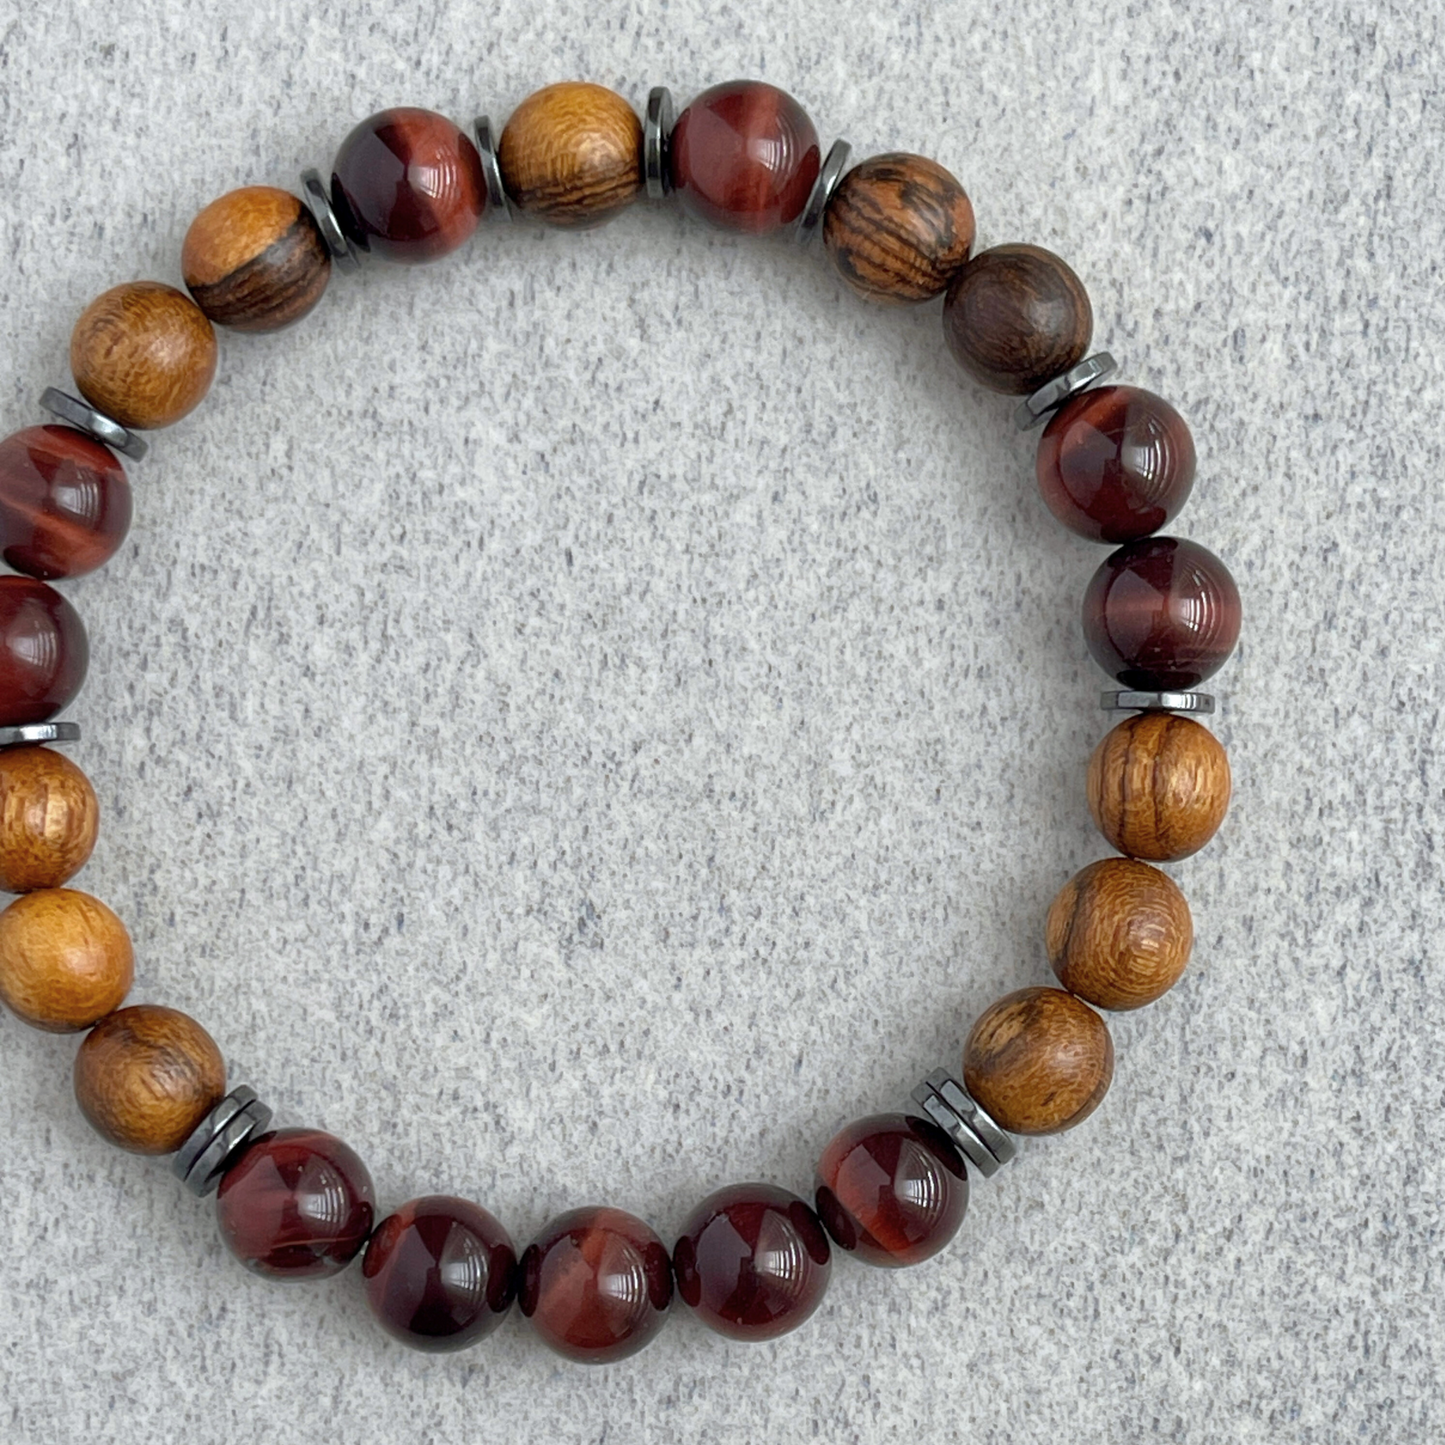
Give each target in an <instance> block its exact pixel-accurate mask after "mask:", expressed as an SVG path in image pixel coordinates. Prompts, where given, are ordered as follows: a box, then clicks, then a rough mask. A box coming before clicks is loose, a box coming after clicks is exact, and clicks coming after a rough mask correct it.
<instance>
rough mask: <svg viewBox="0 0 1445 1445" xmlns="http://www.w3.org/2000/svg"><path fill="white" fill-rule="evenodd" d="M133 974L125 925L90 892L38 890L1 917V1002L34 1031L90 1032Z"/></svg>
mask: <svg viewBox="0 0 1445 1445" xmlns="http://www.w3.org/2000/svg"><path fill="white" fill-rule="evenodd" d="M134 974H135V955H134V953H133V952H132V950H131V945H130V935H129V934H128V933H127V932H126V931H125V924H123V923H122V922H121V921H120V919H119V918H117V917H116V916H115V914H114V913H112V912H111V911H110V909H109V908H107V907H106V906H105V904H104V903H102V902H101V901H100V899H98V898H92V897H91V896H90V894H88V893H81V892H79V891H78V890H76V889H73V888H41V889H38V890H37V891H36V892H34V893H27V894H25V895H24V897H21V898H17V899H16V900H15V901H14V902H13V903H12V904H11V905H10V906H9V907H8V908H7V909H6V910H5V911H4V912H3V913H0V1001H3V1002H4V1003H5V1005H6V1007H7V1008H9V1009H10V1010H11V1011H12V1012H14V1013H15V1014H17V1015H19V1017H20V1018H22V1019H24V1020H25V1022H26V1023H28V1024H31V1025H33V1026H34V1027H35V1028H37V1029H45V1030H46V1031H47V1032H48V1033H53V1034H69V1033H77V1032H79V1031H80V1030H81V1029H88V1028H89V1027H90V1026H91V1025H92V1024H93V1023H95V1022H96V1020H97V1019H103V1018H104V1017H105V1016H106V1014H108V1013H110V1011H111V1010H112V1009H116V1008H119V1007H120V1005H121V1002H122V1001H123V1000H124V998H125V996H126V994H127V993H129V992H130V985H131V980H132V978H133V977H134Z"/></svg>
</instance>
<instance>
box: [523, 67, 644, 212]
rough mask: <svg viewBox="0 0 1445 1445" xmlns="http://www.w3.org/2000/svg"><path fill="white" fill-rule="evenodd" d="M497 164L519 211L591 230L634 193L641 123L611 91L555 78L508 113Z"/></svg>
mask: <svg viewBox="0 0 1445 1445" xmlns="http://www.w3.org/2000/svg"><path fill="white" fill-rule="evenodd" d="M497 164H498V165H499V166H500V167H501V169H502V184H503V186H505V188H506V191H507V195H508V196H509V197H510V198H511V200H512V201H513V202H514V203H515V204H516V206H517V209H518V210H520V211H522V212H523V213H524V214H526V215H529V216H536V217H537V218H538V220H542V221H547V222H549V223H550V224H552V225H554V226H569V227H572V228H574V229H580V228H582V227H586V226H598V225H601V224H602V222H604V221H607V220H610V219H611V218H612V217H613V216H615V215H616V214H617V213H618V212H619V211H621V210H623V209H624V208H625V207H627V206H629V205H631V204H632V202H633V201H634V200H636V199H637V197H638V196H639V195H640V194H641V192H642V187H643V173H642V122H641V121H640V120H639V119H638V118H637V113H636V112H635V111H634V110H633V109H632V106H631V105H630V104H629V103H628V102H627V101H626V100H625V99H624V98H623V97H622V96H620V95H618V94H617V93H616V91H612V90H608V89H607V88H606V87H605V86H602V85H591V84H589V83H587V82H585V81H580V80H566V81H562V82H560V83H559V84H557V85H549V86H546V87H544V88H543V89H542V90H539V91H537V92H536V93H535V94H533V95H529V96H528V97H527V98H526V100H524V101H523V102H522V103H521V105H519V106H518V107H517V109H516V110H515V111H513V113H512V116H511V118H510V119H509V120H508V121H507V125H506V128H505V129H504V130H503V131H502V138H501V140H500V141H499V142H498V145H497Z"/></svg>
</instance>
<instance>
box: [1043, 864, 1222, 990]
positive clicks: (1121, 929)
mask: <svg viewBox="0 0 1445 1445" xmlns="http://www.w3.org/2000/svg"><path fill="white" fill-rule="evenodd" d="M1044 942H1045V946H1046V948H1047V949H1048V954H1049V965H1050V967H1051V968H1052V969H1053V970H1054V973H1055V974H1056V975H1057V977H1058V980H1059V982H1060V983H1061V984H1063V986H1064V987H1065V988H1066V989H1068V991H1069V992H1070V993H1075V994H1078V996H1079V997H1080V998H1081V999H1084V1000H1085V1001H1086V1002H1088V1003H1091V1004H1093V1005H1094V1007H1095V1008H1107V1009H1131V1008H1142V1007H1143V1006H1144V1005H1145V1004H1146V1003H1153V1002H1154V1000H1155V999H1156V998H1160V997H1162V996H1163V995H1164V994H1166V993H1168V992H1169V990H1170V989H1171V988H1173V987H1174V985H1175V984H1176V983H1177V982H1178V981H1179V976H1180V975H1181V974H1182V973H1183V972H1184V965H1185V964H1187V963H1188V962H1189V950H1190V949H1191V948H1192V947H1193V946H1194V921H1193V919H1192V918H1191V917H1190V916H1189V905H1188V904H1187V903H1186V902H1185V901H1184V895H1183V894H1182V893H1181V892H1180V891H1179V888H1178V886H1177V885H1176V884H1175V882H1174V880H1173V879H1172V878H1170V877H1169V876H1168V875H1167V874H1164V873H1161V872H1160V871H1159V870H1158V869H1157V868H1151V867H1150V866H1149V864H1147V863H1140V862H1139V861H1138V860H1137V859H1134V858H1101V859H1100V860H1099V861H1098V862H1097V863H1090V864H1089V866H1088V867H1087V868H1083V869H1081V870H1080V871H1079V872H1078V873H1076V874H1074V876H1073V877H1072V878H1070V879H1069V881H1068V882H1067V883H1065V884H1064V886H1063V887H1062V888H1061V889H1060V890H1059V894H1058V897H1057V898H1055V899H1054V901H1053V905H1052V906H1051V907H1050V909H1049V917H1048V922H1047V923H1046V924H1045V925H1044Z"/></svg>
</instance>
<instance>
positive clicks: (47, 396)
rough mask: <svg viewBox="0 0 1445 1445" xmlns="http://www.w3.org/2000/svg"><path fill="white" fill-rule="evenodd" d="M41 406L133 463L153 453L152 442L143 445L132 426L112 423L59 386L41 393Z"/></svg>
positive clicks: (116, 422) (101, 413)
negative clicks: (151, 449)
mask: <svg viewBox="0 0 1445 1445" xmlns="http://www.w3.org/2000/svg"><path fill="white" fill-rule="evenodd" d="M40 407H41V410H42V411H48V412H49V413H50V415H51V416H55V417H59V418H60V420H61V421H63V422H66V423H67V424H68V425H70V426H73V427H74V428H75V429H76V430H77V431H83V432H84V433H85V434H86V435H87V436H92V437H94V438H95V439H96V441H98V442H103V443H104V444H105V445H106V446H108V447H110V448H111V450H112V451H117V452H121V453H123V454H124V455H125V456H128V457H130V458H131V460H132V461H137V462H138V461H140V459H141V458H142V457H143V456H145V454H146V453H147V452H148V451H149V450H150V445H149V443H147V442H143V441H142V440H141V439H140V438H139V437H138V436H137V435H136V434H135V433H134V432H133V431H131V430H130V428H129V427H123V426H122V425H121V424H120V423H119V422H118V421H112V420H111V419H110V418H109V417H108V416H106V414H105V413H104V412H101V411H96V409H95V408H94V407H93V406H90V405H89V404H88V403H86V402H83V401H81V399H80V398H79V397H78V396H71V395H70V394H69V393H68V392H64V391H61V390H60V389H59V388H58V387H54V386H47V387H46V388H45V390H44V391H42V392H41V393H40Z"/></svg>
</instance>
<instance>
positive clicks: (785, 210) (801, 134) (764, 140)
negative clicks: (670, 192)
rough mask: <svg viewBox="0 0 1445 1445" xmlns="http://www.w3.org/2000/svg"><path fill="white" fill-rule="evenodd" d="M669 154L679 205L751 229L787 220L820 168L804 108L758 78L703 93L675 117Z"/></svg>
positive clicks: (714, 221)
mask: <svg viewBox="0 0 1445 1445" xmlns="http://www.w3.org/2000/svg"><path fill="white" fill-rule="evenodd" d="M669 155H670V158H671V159H670V165H671V168H672V184H673V189H674V190H675V191H676V192H677V195H678V199H679V200H680V201H681V202H682V205H683V209H684V210H686V211H689V212H690V213H691V214H692V215H694V216H697V217H698V218H699V219H700V220H703V221H707V222H709V223H710V224H711V225H714V226H721V227H723V228H724V229H725V230H729V231H746V232H752V233H760V232H764V231H776V230H780V229H781V228H782V227H784V226H790V225H792V224H793V222H794V221H796V220H797V219H798V217H799V216H801V215H802V214H803V208H804V207H805V206H806V205H807V203H808V196H809V195H810V194H811V193H812V190H813V184H814V182H815V181H816V180H817V179H818V171H819V170H820V168H821V166H822V151H821V149H820V148H819V145H818V132H817V131H816V130H815V129H814V128H813V122H812V121H811V120H809V119H808V116H807V113H806V112H805V111H804V110H803V107H802V106H800V105H799V104H798V102H797V101H796V100H794V99H793V97H792V96H791V95H788V94H787V93H786V92H785V91H781V90H779V89H778V88H777V87H776V86H774V85H766V84H764V83H763V82H762V81H760V80H729V81H725V82H724V83H723V84H722V85H715V86H713V87H712V89H711V90H705V91H703V93H702V94H701V95H699V96H698V97H697V98H696V99H695V100H694V101H693V102H692V104H691V105H689V106H688V108H687V109H686V110H685V111H683V113H682V114H681V115H680V116H678V118H677V124H676V125H675V126H674V127H673V130H672V139H671V142H670V148H669Z"/></svg>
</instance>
